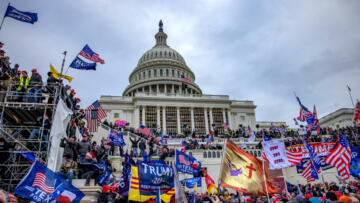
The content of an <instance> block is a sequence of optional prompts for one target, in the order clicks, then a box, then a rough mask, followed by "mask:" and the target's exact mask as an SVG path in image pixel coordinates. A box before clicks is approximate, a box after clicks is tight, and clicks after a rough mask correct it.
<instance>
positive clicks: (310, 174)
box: [301, 160, 319, 182]
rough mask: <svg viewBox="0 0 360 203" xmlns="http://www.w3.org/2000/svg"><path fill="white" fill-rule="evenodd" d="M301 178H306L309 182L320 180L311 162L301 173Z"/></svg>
mask: <svg viewBox="0 0 360 203" xmlns="http://www.w3.org/2000/svg"><path fill="white" fill-rule="evenodd" d="M301 176H302V177H304V178H305V179H306V180H307V182H312V181H315V179H319V177H318V175H317V172H316V171H315V168H314V167H313V165H312V163H311V160H310V161H309V163H308V165H307V166H306V168H305V169H304V170H303V172H302V173H301Z"/></svg>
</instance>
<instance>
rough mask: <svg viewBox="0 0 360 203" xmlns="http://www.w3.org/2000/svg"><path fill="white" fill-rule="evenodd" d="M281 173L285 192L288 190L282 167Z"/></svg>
mask: <svg viewBox="0 0 360 203" xmlns="http://www.w3.org/2000/svg"><path fill="white" fill-rule="evenodd" d="M281 173H282V175H283V178H284V183H285V190H286V192H288V188H287V183H286V179H285V175H284V169H283V168H281Z"/></svg>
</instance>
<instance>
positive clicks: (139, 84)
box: [123, 20, 202, 96]
mask: <svg viewBox="0 0 360 203" xmlns="http://www.w3.org/2000/svg"><path fill="white" fill-rule="evenodd" d="M155 39H156V44H155V46H154V47H153V48H152V49H150V50H149V51H147V52H145V53H144V54H143V55H142V56H141V57H140V59H139V61H138V64H137V66H136V68H135V69H134V70H133V71H132V72H131V74H130V76H129V82H130V84H129V85H128V86H127V87H126V89H125V91H124V92H123V96H135V94H136V93H139V92H143V93H148V94H156V93H163V94H169V95H171V94H200V95H201V94H202V91H201V89H200V88H199V86H198V85H197V84H196V83H195V74H194V73H193V72H192V71H191V69H190V68H189V67H188V66H187V65H186V62H185V60H184V58H183V57H182V56H181V55H180V54H179V53H178V52H177V51H176V50H174V49H172V48H170V47H169V46H168V45H167V43H166V39H167V35H166V33H164V32H163V23H162V21H161V20H160V22H159V32H158V33H157V34H156V35H155ZM182 76H183V77H184V78H187V79H189V81H188V82H186V83H184V82H183V81H182Z"/></svg>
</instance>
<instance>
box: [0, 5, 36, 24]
mask: <svg viewBox="0 0 360 203" xmlns="http://www.w3.org/2000/svg"><path fill="white" fill-rule="evenodd" d="M4 17H10V18H14V19H15V20H18V21H21V22H25V23H31V24H34V23H35V22H36V21H37V20H38V16H37V13H31V12H25V11H19V10H17V9H16V8H14V7H12V6H10V5H9V6H8V7H7V9H6V12H5V15H4Z"/></svg>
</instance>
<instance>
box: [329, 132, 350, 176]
mask: <svg viewBox="0 0 360 203" xmlns="http://www.w3.org/2000/svg"><path fill="white" fill-rule="evenodd" d="M350 160H351V150H350V145H349V142H348V140H347V139H346V137H345V136H344V135H343V134H342V133H340V142H339V143H338V144H337V146H336V148H335V149H334V150H333V151H331V152H330V154H329V155H327V157H326V158H325V159H324V161H325V163H327V164H330V165H331V166H334V167H335V168H337V169H338V173H339V175H340V176H341V178H342V179H344V180H346V179H348V178H350Z"/></svg>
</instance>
